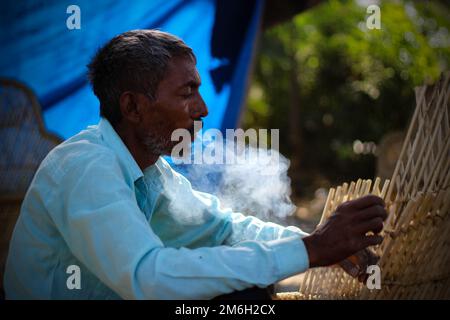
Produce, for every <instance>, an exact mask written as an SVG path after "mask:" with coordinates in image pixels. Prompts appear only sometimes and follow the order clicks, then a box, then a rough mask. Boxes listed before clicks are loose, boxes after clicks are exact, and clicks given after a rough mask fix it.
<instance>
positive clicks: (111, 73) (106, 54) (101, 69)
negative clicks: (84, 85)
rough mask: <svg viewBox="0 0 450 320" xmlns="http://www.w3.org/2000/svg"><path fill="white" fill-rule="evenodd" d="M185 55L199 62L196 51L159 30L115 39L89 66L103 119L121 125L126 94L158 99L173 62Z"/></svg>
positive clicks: (97, 54)
mask: <svg viewBox="0 0 450 320" xmlns="http://www.w3.org/2000/svg"><path fill="white" fill-rule="evenodd" d="M183 55H186V56H188V57H190V58H191V59H193V61H194V62H195V61H196V59H195V55H194V53H193V51H192V49H191V48H190V47H189V46H187V45H186V44H185V43H184V42H183V41H182V40H181V39H180V38H178V37H176V36H174V35H171V34H170V33H167V32H162V31H159V30H132V31H128V32H125V33H122V34H120V35H118V36H116V37H114V38H113V39H111V40H110V41H109V42H108V43H106V45H104V46H103V47H102V48H100V49H99V50H98V52H97V53H96V54H95V56H94V57H93V59H92V60H91V62H90V63H89V65H88V78H89V81H90V83H91V85H92V89H93V91H94V94H95V95H96V96H97V98H98V100H99V101H100V116H102V117H104V118H106V119H108V120H109V121H110V123H111V124H112V125H113V126H115V125H117V124H118V123H119V122H120V120H121V118H122V114H121V111H120V105H119V98H120V95H121V94H122V93H123V92H124V91H133V92H140V93H144V94H147V95H148V96H149V97H150V99H153V100H154V99H156V91H157V89H158V85H159V83H160V82H161V80H162V79H163V77H164V75H165V72H166V70H167V66H168V64H169V61H170V60H171V59H172V58H173V57H177V56H183Z"/></svg>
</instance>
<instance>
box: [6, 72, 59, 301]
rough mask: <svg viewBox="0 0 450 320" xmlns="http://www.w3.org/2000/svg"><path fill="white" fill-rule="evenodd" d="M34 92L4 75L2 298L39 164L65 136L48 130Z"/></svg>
mask: <svg viewBox="0 0 450 320" xmlns="http://www.w3.org/2000/svg"><path fill="white" fill-rule="evenodd" d="M40 110H41V108H40V106H39V104H38V102H37V99H36V97H35V95H34V94H33V92H32V91H31V90H30V89H28V88H27V87H26V86H24V85H23V84H21V83H18V82H16V81H13V80H6V79H0V150H1V152H0V298H1V299H3V298H4V292H3V273H4V268H5V262H6V257H7V254H8V248H9V241H10V239H11V234H12V231H13V229H14V225H15V223H16V220H17V217H18V215H19V211H20V206H21V203H22V200H23V198H24V196H25V193H26V191H27V189H28V186H29V185H30V183H31V180H32V179H33V176H34V173H35V172H36V170H37V168H38V166H39V164H40V163H41V161H42V160H43V158H44V157H45V156H46V155H47V153H48V152H49V151H50V150H51V149H52V148H53V147H55V146H56V145H57V144H59V143H60V142H61V140H60V139H59V138H58V137H56V136H54V135H52V134H49V133H47V132H46V130H45V128H44V124H43V121H42V117H41V112H40Z"/></svg>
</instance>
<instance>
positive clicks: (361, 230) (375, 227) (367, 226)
mask: <svg viewBox="0 0 450 320" xmlns="http://www.w3.org/2000/svg"><path fill="white" fill-rule="evenodd" d="M381 230H383V219H382V218H380V217H376V218H372V219H370V220H367V221H364V222H361V223H360V224H359V225H358V226H357V227H356V228H355V231H356V232H357V233H358V234H366V233H367V232H369V231H372V232H373V233H375V234H376V233H380V232H381Z"/></svg>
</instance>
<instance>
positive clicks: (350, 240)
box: [303, 195, 387, 268]
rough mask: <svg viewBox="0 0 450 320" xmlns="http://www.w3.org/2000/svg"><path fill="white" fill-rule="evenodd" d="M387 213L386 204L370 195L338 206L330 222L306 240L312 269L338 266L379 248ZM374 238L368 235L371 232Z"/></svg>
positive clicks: (326, 222)
mask: <svg viewBox="0 0 450 320" xmlns="http://www.w3.org/2000/svg"><path fill="white" fill-rule="evenodd" d="M386 217H387V213H386V210H385V208H384V201H383V200H382V199H381V198H380V197H377V196H373V195H368V196H364V197H362V198H359V199H356V200H352V201H347V202H345V203H342V204H341V205H339V206H338V207H337V209H336V211H335V212H334V213H333V214H332V215H331V216H330V218H329V219H328V220H326V221H325V223H323V224H322V225H320V226H319V227H318V228H317V229H316V230H314V232H313V233H312V234H310V235H309V236H307V237H305V238H303V242H304V243H305V246H306V249H307V251H308V255H309V266H310V268H313V267H320V266H329V265H333V264H335V263H338V262H340V261H342V260H344V259H346V258H347V257H349V256H351V255H353V254H355V253H356V252H358V251H360V250H363V249H364V248H367V247H368V246H373V245H378V244H380V243H381V242H382V241H383V237H381V236H380V235H378V234H379V233H380V232H381V230H382V229H383V221H384V220H385V219H386ZM370 231H371V232H373V235H366V234H367V233H368V232H370Z"/></svg>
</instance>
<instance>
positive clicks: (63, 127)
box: [0, 0, 263, 138]
mask: <svg viewBox="0 0 450 320" xmlns="http://www.w3.org/2000/svg"><path fill="white" fill-rule="evenodd" d="M72 4H73V5H77V6H79V8H80V10H81V29H80V30H76V29H75V30H69V29H68V28H67V26H66V20H67V18H68V17H69V16H70V14H68V13H66V9H67V7H68V6H69V5H72ZM262 6H263V0H246V1H238V0H231V1H227V0H216V1H214V0H150V1H149V0H139V1H137V0H135V1H130V0H127V1H125V0H121V1H117V0H96V1H92V0H77V1H61V0H47V1H11V0H9V1H7V2H6V3H2V12H1V14H0V43H1V49H0V50H1V51H0V56H1V60H0V77H6V78H12V79H15V80H18V81H20V82H23V83H25V84H26V85H27V86H29V87H30V88H31V89H32V90H33V91H34V92H35V93H36V95H37V97H38V100H39V102H40V104H41V106H42V109H43V115H44V121H45V124H46V126H47V129H48V130H49V131H51V132H54V133H56V134H57V135H59V136H61V137H62V138H67V137H69V136H71V135H73V134H75V133H77V132H79V131H80V130H81V129H83V128H85V127H86V126H87V125H90V124H95V123H97V122H98V119H99V110H98V108H99V103H98V101H97V99H96V97H95V96H94V94H93V93H92V91H91V88H90V87H89V85H88V83H87V78H86V65H87V64H88V62H89V60H90V58H91V57H92V55H93V54H94V53H95V52H96V50H97V49H98V48H99V47H100V46H102V45H103V44H104V43H105V42H106V41H108V40H109V39H111V38H112V37H113V36H115V35H117V34H119V33H122V32H124V31H127V30H132V29H146V28H158V29H160V30H163V31H167V32H170V33H173V34H175V35H178V36H179V37H181V38H182V39H183V40H184V41H185V42H186V43H187V44H188V45H190V46H191V47H192V48H193V49H194V52H195V54H196V55H197V59H198V69H199V72H200V75H201V77H202V83H203V85H202V87H201V90H200V91H201V93H202V95H203V97H204V99H205V101H206V103H207V105H208V106H209V109H210V114H209V116H208V117H207V118H206V119H205V129H208V128H218V129H221V130H222V131H223V130H224V129H226V128H234V127H235V126H236V123H237V120H238V117H239V113H240V108H241V105H242V101H243V98H244V93H245V89H246V82H247V80H248V73H249V66H250V63H251V57H252V53H253V50H254V43H255V38H256V35H257V32H258V25H259V20H260V19H261V12H262Z"/></svg>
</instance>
